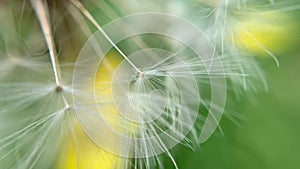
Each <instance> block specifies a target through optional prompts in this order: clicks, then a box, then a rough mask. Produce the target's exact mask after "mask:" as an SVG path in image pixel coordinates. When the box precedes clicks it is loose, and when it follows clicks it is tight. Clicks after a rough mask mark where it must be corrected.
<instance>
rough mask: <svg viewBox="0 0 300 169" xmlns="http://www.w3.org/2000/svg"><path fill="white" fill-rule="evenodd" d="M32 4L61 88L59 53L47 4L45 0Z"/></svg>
mask: <svg viewBox="0 0 300 169" xmlns="http://www.w3.org/2000/svg"><path fill="white" fill-rule="evenodd" d="M30 2H31V5H32V7H33V9H34V11H35V13H36V16H37V18H38V21H39V23H40V26H41V29H42V32H43V34H44V37H45V41H46V43H47V46H48V49H49V54H50V60H51V64H52V68H53V73H54V77H55V83H56V85H57V86H61V72H60V68H59V65H58V61H57V55H56V54H57V53H56V48H55V45H54V40H53V37H52V32H51V26H50V22H49V11H48V7H47V3H46V1H44V0H30Z"/></svg>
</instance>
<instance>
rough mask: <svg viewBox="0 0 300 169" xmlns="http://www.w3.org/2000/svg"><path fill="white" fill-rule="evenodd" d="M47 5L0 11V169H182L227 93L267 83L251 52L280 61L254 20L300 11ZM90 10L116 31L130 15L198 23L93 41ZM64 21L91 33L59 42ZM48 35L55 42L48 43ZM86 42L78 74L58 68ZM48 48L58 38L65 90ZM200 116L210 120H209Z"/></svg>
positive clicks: (235, 4)
mask: <svg viewBox="0 0 300 169" xmlns="http://www.w3.org/2000/svg"><path fill="white" fill-rule="evenodd" d="M45 2H46V1H44V2H43V3H44V4H43V5H44V6H43V7H44V9H43V10H41V8H40V7H37V6H35V7H34V4H35V1H31V4H30V3H29V1H11V2H10V3H9V5H8V4H7V3H6V2H4V1H1V2H0V3H1V6H0V9H1V10H0V14H1V15H0V21H1V23H7V24H1V25H0V72H1V73H0V168H4V169H6V168H8V169H10V168H24V169H27V168H51V167H52V168H55V169H57V168H62V169H63V168H68V169H73V168H87V167H88V168H91V169H92V168H95V167H96V168H97V167H98V168H104V167H105V168H130V167H134V168H152V167H153V166H158V167H159V168H163V164H162V163H163V162H162V161H161V160H160V159H159V154H161V153H165V154H166V155H167V156H169V157H170V159H171V160H172V162H173V163H174V166H175V167H177V165H176V162H175V160H174V159H173V157H172V154H171V151H170V149H171V148H172V147H174V146H176V144H183V145H185V146H188V147H190V148H192V149H193V148H196V147H197V146H198V145H199V144H200V143H202V142H204V141H205V140H206V139H207V138H209V136H210V135H211V134H212V133H213V132H214V131H215V129H216V127H218V121H219V120H220V118H221V115H222V113H223V109H224V99H225V94H226V91H227V90H234V92H235V93H236V94H237V95H239V94H242V93H244V90H245V89H247V90H249V89H250V90H256V89H257V88H258V87H257V86H258V85H257V83H255V82H256V81H254V82H251V80H252V79H253V78H256V79H258V81H261V80H262V81H264V79H263V78H262V77H261V75H260V74H261V71H260V68H259V67H258V66H257V63H256V61H255V60H254V59H253V58H252V56H253V54H252V53H251V52H253V50H248V47H249V45H250V46H251V45H255V46H256V47H258V48H259V49H260V52H261V51H263V52H266V53H267V54H269V55H271V56H272V55H273V53H272V52H271V51H270V50H269V48H268V47H269V45H267V44H268V43H267V42H265V41H264V40H261V39H260V38H259V37H258V36H257V35H256V34H255V30H253V28H255V27H248V26H247V24H249V18H248V16H249V15H248V14H249V13H251V16H257V13H259V14H262V15H261V16H264V14H265V13H268V14H271V16H272V13H276V16H285V15H284V14H282V12H285V11H289V10H294V9H299V4H297V3H296V1H292V0H289V1H284V2H283V1H282V2H277V1H255V0H251V1H250V0H245V1H239V0H227V1H221V0H216V1H206V0H191V1H184V2H183V1H178V4H180V5H176V4H173V3H172V4H171V3H168V2H162V1H155V0H154V1H136V0H129V1H117V0H114V1H111V2H110V3H108V2H106V1H90V2H84V4H83V5H82V4H81V3H80V1H77V0H70V1H69V0H64V1H47V3H45ZM91 4H92V5H91ZM195 4H197V6H196V7H195ZM2 5H3V6H2ZM35 5H36V4H35ZM85 5H86V6H88V7H89V9H92V10H90V11H93V10H94V9H97V10H95V11H99V9H100V11H101V14H102V13H103V16H102V15H101V18H102V17H103V18H105V17H104V15H105V16H106V17H107V18H105V19H107V20H114V19H117V18H120V14H122V15H127V14H132V12H133V11H134V12H145V11H160V12H162V11H163V12H171V13H172V14H176V15H179V16H180V17H184V18H186V19H189V20H190V21H192V22H193V24H190V23H189V22H187V21H185V20H184V19H180V18H179V17H178V16H176V17H175V16H172V15H168V14H162V15H158V13H148V14H147V13H146V14H145V13H144V14H139V15H131V16H127V17H124V18H121V19H118V20H116V21H114V22H111V23H109V24H107V25H106V26H104V27H103V30H104V31H105V32H104V33H106V34H107V35H108V38H105V37H104V36H103V32H101V31H100V32H99V31H98V32H96V33H94V34H93V35H92V33H93V30H94V29H90V27H91V24H93V25H94V26H95V27H96V28H97V29H102V27H101V26H100V25H101V24H99V22H98V21H99V20H100V19H99V18H97V16H96V15H97V14H95V13H92V12H91V13H92V14H91V13H89V10H88V9H86V8H85ZM6 6H9V7H10V8H5V7H6ZM191 7H193V8H191ZM194 7H195V8H194ZM38 8H39V9H38ZM275 8H276V9H275ZM61 9H63V11H62V10H61ZM187 9H195V10H197V12H195V13H196V14H195V15H193V14H191V13H189V12H187ZM47 10H48V11H49V18H47V19H45V20H46V21H48V22H49V25H48V26H45V25H46V24H44V26H42V25H43V24H40V25H39V23H41V20H43V19H41V16H40V15H41V13H40V12H45V13H47ZM195 10H191V11H192V12H194V11H195ZM34 12H35V13H34ZM66 12H67V13H68V14H70V15H72V16H68V14H66ZM96 13H97V12H96ZM239 14H243V16H245V17H241V18H240V17H238V15H239ZM34 15H36V16H37V17H36V18H37V19H34V17H32V16H34ZM61 16H63V18H62V17H61ZM94 17H95V18H94ZM191 18H192V19H191ZM284 18H285V17H284ZM64 19H70V20H72V21H71V22H73V21H74V22H75V23H72V24H70V25H71V26H70V27H72V28H73V27H74V28H75V27H77V25H78V26H79V27H80V29H81V30H82V32H81V31H79V30H76V33H74V32H72V33H73V34H72V33H70V34H69V33H68V34H67V33H66V34H67V36H68V37H66V36H63V37H62V38H60V37H59V36H58V35H62V34H63V33H62V32H68V31H66V30H65V29H66V27H68V26H69V25H68V24H66V25H67V26H61V24H62V23H64V22H63V20H64ZM98 19H99V20H98ZM266 19H267V20H270V18H269V17H266ZM45 20H44V21H45ZM29 21H30V23H33V24H26V22H29ZM100 22H102V20H100ZM250 23H252V21H251V20H250ZM74 24H76V26H74ZM270 24H271V25H273V23H270ZM194 25H197V27H196V26H194ZM245 25H246V26H245ZM47 27H48V28H49V29H50V32H52V33H53V36H54V37H52V36H45V35H43V34H42V32H43V31H44V29H46V28H47ZM244 27H247V31H248V29H250V30H249V33H250V34H249V33H248V32H247V31H245V29H244ZM11 28H16V29H11ZM199 28H200V30H199ZM61 30H63V31H62V32H60V31H61ZM268 30H269V28H266V30H265V31H268ZM282 30H284V29H282ZM251 31H252V32H251ZM279 32H281V31H279ZM245 33H246V35H247V36H246V37H247V38H248V40H249V37H251V38H250V39H251V43H248V40H245V39H247V38H244V37H245ZM74 34H76V35H74ZM78 34H80V35H83V36H87V37H89V36H91V37H90V39H89V40H88V41H87V43H86V45H85V46H84V47H83V49H82V51H81V54H80V56H79V59H78V60H77V62H76V65H75V73H74V74H72V73H73V67H74V64H75V63H74V62H72V63H66V64H61V60H62V58H64V59H65V58H68V60H70V61H71V60H72V61H73V60H74V58H76V57H73V58H69V57H70V56H71V55H76V56H77V53H76V50H79V49H80V48H78V46H80V42H78V44H77V43H74V42H72V43H71V42H69V40H70V41H71V40H73V41H81V40H82V39H80V38H79V36H78ZM252 35H253V36H252ZM45 38H46V39H48V40H49V39H51V38H53V40H54V43H55V45H56V46H57V47H58V51H59V52H57V53H56V52H53V51H55V50H51V51H52V52H53V53H54V55H57V56H58V58H60V59H58V60H57V68H60V69H61V70H62V71H61V73H62V74H61V78H60V80H59V81H61V83H59V84H60V85H59V86H58V85H57V84H56V83H55V76H56V75H51V74H53V72H54V73H55V72H57V71H52V70H51V67H52V68H53V63H52V64H51V63H50V61H51V59H50V58H49V55H48V53H47V50H49V49H50V47H51V45H49V44H51V43H48V46H47V44H46V43H45ZM69 38H70V39H69ZM66 39H67V40H66ZM74 39H75V40H74ZM83 39H84V38H83ZM108 39H111V40H112V42H113V43H114V44H115V45H116V46H117V47H119V49H120V50H121V51H122V52H123V53H124V55H125V57H126V58H127V60H126V58H125V59H124V55H123V56H122V54H121V55H120V51H118V50H116V47H115V46H113V45H112V43H109V42H108ZM257 40H258V41H261V43H262V44H263V45H261V44H260V43H258V42H257ZM246 41H247V43H245V42H246ZM52 45H54V44H52ZM247 45H248V46H247ZM264 45H265V46H264ZM52 47H53V46H52ZM265 47H266V48H265ZM46 48H49V49H46ZM66 48H67V49H66ZM111 48H114V49H111ZM70 49H75V50H70ZM244 49H247V50H244ZM255 50H256V49H255ZM49 51H50V50H49ZM49 51H48V52H49ZM60 52H61V53H60ZM268 52H269V53H268ZM74 53H75V54H74ZM118 53H119V54H118ZM59 54H60V55H59ZM54 55H53V56H54ZM52 59H53V58H52ZM128 60H129V61H131V62H132V64H134V65H135V66H136V67H137V68H138V71H137V69H135V68H134V67H132V66H133V65H132V64H130V63H129V62H128ZM58 63H59V64H58ZM225 79H226V83H225ZM249 79H250V80H249ZM72 83H73V86H72V85H71V84H72ZM58 87H59V88H58ZM58 89H59V90H58ZM72 97H73V98H72ZM73 99H74V100H73ZM73 101H74V102H73ZM199 107H201V108H202V109H205V110H204V111H208V112H209V111H210V112H209V113H208V115H204V114H205V113H203V112H198V109H199ZM202 109H201V110H202ZM74 110H75V111H74ZM78 121H79V122H78ZM99 122H101V123H99ZM79 123H80V125H79ZM61 143H62V144H61ZM117 143H118V144H117ZM107 150H108V151H109V152H111V153H109V152H107ZM64 151H66V152H64ZM57 154H60V155H59V156H58V157H56V156H57ZM66 156H67V157H66ZM56 158H59V159H56ZM65 158H67V159H65ZM86 160H88V161H86ZM54 161H58V164H57V165H56V164H53V163H55V162H54Z"/></svg>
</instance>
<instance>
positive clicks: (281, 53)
mask: <svg viewBox="0 0 300 169" xmlns="http://www.w3.org/2000/svg"><path fill="white" fill-rule="evenodd" d="M0 2H1V3H2V5H4V4H5V5H6V3H7V1H0ZM114 2H118V1H114ZM168 2H169V1H168ZM173 2H176V3H172V4H173V5H172V7H174V8H171V9H168V11H169V12H170V13H172V12H173V13H174V14H178V15H183V17H185V18H187V17H189V14H188V13H189V12H194V11H193V10H194V9H195V8H193V7H192V5H191V4H189V3H185V1H183V0H176V1H173ZM282 2H283V1H282ZM293 2H295V3H294V4H300V1H299V0H296V1H293ZM120 3H121V4H120V6H117V5H116V4H117V3H111V2H109V1H107V2H106V4H107V5H109V6H110V8H111V9H108V8H106V7H105V6H102V8H101V10H99V9H98V7H94V6H92V5H91V6H89V3H88V2H85V4H86V7H87V8H88V9H89V11H90V12H91V13H92V14H93V16H94V17H95V18H96V19H97V20H98V21H99V23H101V25H104V24H106V23H108V22H109V21H111V20H113V19H116V18H118V16H122V15H127V14H132V13H135V12H143V11H152V9H156V11H164V10H165V9H164V7H165V6H164V5H161V6H160V5H159V2H156V3H153V4H156V6H155V5H154V6H150V7H149V6H147V5H145V6H142V7H140V6H130V7H128V6H122V5H125V4H126V1H122V2H121V1H120ZM170 3H171V2H170ZM164 4H165V2H164ZM120 7H121V8H120ZM123 7H124V9H123ZM177 8H178V9H179V8H180V9H181V10H182V9H190V8H191V9H193V10H191V11H188V12H187V11H181V10H174V9H177ZM297 8H298V9H297V10H292V11H290V12H285V13H284V15H287V16H288V18H289V20H285V21H282V22H279V23H278V25H282V26H287V27H288V29H286V30H285V31H284V32H281V31H279V32H277V33H280V34H274V33H273V34H272V33H271V34H268V36H274V37H279V38H275V39H277V40H278V41H277V42H274V44H276V45H274V46H272V44H273V43H271V45H270V46H268V44H266V46H267V47H268V48H270V50H271V51H272V52H274V54H275V55H276V56H277V57H278V60H279V62H280V66H279V67H277V65H276V64H275V63H274V61H273V60H272V58H271V57H269V56H266V54H264V53H262V52H258V53H256V55H257V56H256V59H257V62H258V63H259V64H260V66H261V68H262V70H263V71H264V72H263V73H264V75H265V76H266V80H267V82H268V87H269V90H268V91H264V90H259V91H257V92H255V93H246V94H245V95H242V96H240V98H239V99H238V100H235V99H232V100H230V99H228V100H227V101H228V105H230V108H233V110H232V111H233V112H237V113H238V116H240V117H241V118H238V119H236V121H237V123H235V122H233V121H232V120H231V119H229V118H227V117H226V116H224V117H223V119H222V121H221V123H220V126H221V128H222V130H223V134H221V132H216V134H215V135H213V136H212V137H211V138H210V139H209V140H208V141H207V142H205V143H204V144H202V145H201V146H200V148H199V149H197V150H195V151H191V150H190V149H188V148H186V147H183V146H180V145H179V146H177V147H175V148H174V149H173V150H171V151H172V152H173V154H174V158H175V161H176V162H177V164H178V167H179V168H181V169H298V168H300V144H299V142H300V19H299V17H300V10H299V6H298V7H297ZM172 9H173V10H172ZM112 10H113V11H115V12H116V13H115V14H112ZM0 12H2V11H0ZM1 16H4V17H5V15H1ZM195 19H197V18H190V20H195ZM1 24H3V23H1ZM74 32H75V31H74ZM74 32H72V33H73V34H72V37H73V36H74V37H75V38H74V37H73V38H74V39H76V38H78V39H80V38H81V37H79V36H77V34H75V33H76V32H75V33H74ZM275 33H276V31H275ZM271 39H272V38H271ZM67 50H68V49H67ZM76 50H79V49H76ZM68 52H69V51H68ZM68 52H66V53H68ZM76 52H77V51H76ZM76 52H75V53H76ZM70 53H71V52H70ZM66 55H67V54H66ZM249 95H251V96H249ZM231 97H235V96H229V97H228V98H231ZM162 158H163V159H164V165H165V168H166V169H172V168H174V166H173V164H172V162H171V160H170V159H169V158H167V157H165V156H163V157H162ZM0 169H1V164H0Z"/></svg>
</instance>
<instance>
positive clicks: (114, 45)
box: [70, 0, 142, 73]
mask: <svg viewBox="0 0 300 169" xmlns="http://www.w3.org/2000/svg"><path fill="white" fill-rule="evenodd" d="M70 1H71V2H72V3H73V4H74V6H76V7H77V8H78V9H79V10H80V11H81V12H82V13H83V14H84V15H85V16H86V17H87V18H88V19H89V20H90V21H91V22H92V23H93V24H94V25H95V27H96V28H97V29H98V30H99V31H100V32H101V34H102V35H103V36H104V37H105V39H106V40H107V41H108V42H109V43H110V44H112V45H113V47H114V48H115V49H116V50H117V51H118V52H119V53H120V54H121V55H122V56H123V58H124V59H125V60H126V61H127V62H128V63H129V64H130V65H131V66H132V67H133V68H134V69H135V70H136V71H137V72H139V73H142V71H141V70H139V68H137V67H136V66H135V65H134V64H133V63H132V62H131V61H130V60H129V59H128V57H127V56H126V55H125V54H124V53H123V52H122V50H121V49H120V48H119V47H118V46H117V45H116V44H115V43H114V42H113V41H112V40H111V39H110V37H109V36H108V35H107V34H106V32H105V31H104V30H103V29H102V27H101V26H100V25H99V24H98V23H97V21H96V20H95V18H94V17H93V16H92V15H91V14H90V13H89V11H87V10H86V9H85V8H84V6H83V5H82V4H81V3H80V2H79V1H78V0H70Z"/></svg>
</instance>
